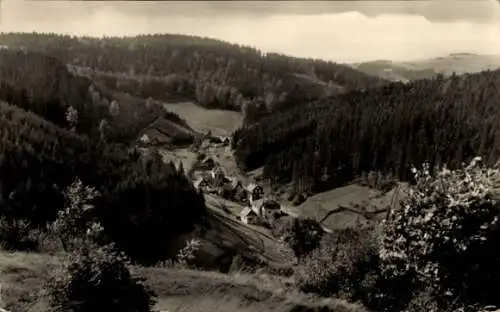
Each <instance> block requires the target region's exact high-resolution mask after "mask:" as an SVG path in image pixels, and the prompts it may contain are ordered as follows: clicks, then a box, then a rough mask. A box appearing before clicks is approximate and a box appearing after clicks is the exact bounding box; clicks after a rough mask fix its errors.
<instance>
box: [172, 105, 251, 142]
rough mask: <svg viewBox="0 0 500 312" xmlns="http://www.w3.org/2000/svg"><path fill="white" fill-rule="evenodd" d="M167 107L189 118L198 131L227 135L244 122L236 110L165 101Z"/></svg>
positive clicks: (190, 123)
mask: <svg viewBox="0 0 500 312" xmlns="http://www.w3.org/2000/svg"><path fill="white" fill-rule="evenodd" d="M165 108H166V109H167V110H169V111H171V112H174V113H176V114H178V115H179V116H180V117H181V118H183V119H185V120H187V121H188V123H189V125H190V126H191V127H192V128H193V129H194V130H196V131H198V132H207V131H212V134H213V135H224V136H227V135H230V134H231V132H233V131H234V130H235V129H237V128H238V127H239V126H240V125H241V124H242V116H241V114H240V113H238V112H234V111H228V110H222V109H206V108H203V107H201V106H199V105H196V104H194V103H190V102H183V103H165Z"/></svg>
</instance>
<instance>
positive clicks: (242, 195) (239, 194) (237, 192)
mask: <svg viewBox="0 0 500 312" xmlns="http://www.w3.org/2000/svg"><path fill="white" fill-rule="evenodd" d="M231 186H232V188H233V195H234V197H235V199H237V200H238V201H246V199H247V192H246V191H245V187H244V186H243V183H241V181H240V180H238V179H233V180H232V181H231Z"/></svg>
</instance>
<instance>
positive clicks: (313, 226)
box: [282, 218, 323, 258]
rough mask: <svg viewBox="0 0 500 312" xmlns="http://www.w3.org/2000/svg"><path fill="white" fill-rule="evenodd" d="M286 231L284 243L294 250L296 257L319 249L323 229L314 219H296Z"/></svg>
mask: <svg viewBox="0 0 500 312" xmlns="http://www.w3.org/2000/svg"><path fill="white" fill-rule="evenodd" d="M290 225H291V226H290V227H289V228H287V229H285V231H284V235H283V238H282V239H283V241H284V242H285V243H287V244H288V245H289V246H290V248H292V250H293V252H294V253H295V256H296V257H297V258H300V257H302V256H304V255H307V254H308V253H310V252H311V251H313V250H314V249H315V248H316V247H318V245H319V243H320V241H321V237H322V235H323V229H322V228H321V225H320V224H319V223H318V222H317V221H316V220H313V219H300V218H296V219H294V220H293V222H292V223H291V224H290Z"/></svg>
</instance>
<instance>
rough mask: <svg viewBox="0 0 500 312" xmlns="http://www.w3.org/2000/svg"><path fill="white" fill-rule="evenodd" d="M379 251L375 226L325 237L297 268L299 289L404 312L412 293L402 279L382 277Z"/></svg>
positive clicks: (356, 227) (345, 230) (375, 307)
mask: <svg viewBox="0 0 500 312" xmlns="http://www.w3.org/2000/svg"><path fill="white" fill-rule="evenodd" d="M378 251H379V247H378V227H377V226H376V225H374V224H372V223H359V224H357V225H356V226H355V227H352V228H347V229H342V230H336V231H334V232H333V233H331V234H325V236H324V237H323V239H322V240H321V243H320V246H319V247H318V248H317V249H316V250H314V251H312V252H311V254H309V255H308V256H306V257H304V258H303V259H301V261H300V263H299V265H298V266H297V268H296V269H295V280H296V283H297V286H298V287H299V288H300V289H301V290H302V291H304V292H307V293H314V294H317V295H320V296H324V297H330V296H335V297H337V298H341V299H345V300H348V301H351V302H354V301H360V302H362V303H363V304H364V305H365V306H366V307H368V308H370V309H373V310H375V311H401V310H402V309H403V308H404V307H406V305H407V302H408V301H409V300H410V299H411V290H409V289H407V288H405V287H404V285H406V283H405V282H406V281H405V280H403V279H401V278H399V279H396V278H393V279H385V278H383V277H382V275H381V270H380V259H379V256H378ZM401 286H402V287H401Z"/></svg>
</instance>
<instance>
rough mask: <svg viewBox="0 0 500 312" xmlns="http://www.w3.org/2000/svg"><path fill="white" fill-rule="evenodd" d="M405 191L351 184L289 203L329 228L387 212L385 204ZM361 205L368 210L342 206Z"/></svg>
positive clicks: (402, 194)
mask: <svg viewBox="0 0 500 312" xmlns="http://www.w3.org/2000/svg"><path fill="white" fill-rule="evenodd" d="M402 189H404V187H403V188H402ZM403 196H404V192H403V191H402V190H401V191H398V190H397V189H394V190H392V191H390V192H387V193H386V194H382V192H380V191H377V190H373V189H370V188H369V187H366V186H360V185H357V184H351V185H347V186H344V187H339V188H336V189H333V190H330V191H327V192H323V193H319V194H316V195H314V196H311V197H309V198H308V199H307V200H306V201H305V202H304V203H302V204H301V205H299V206H297V207H287V209H289V210H290V211H291V212H292V213H293V214H295V215H299V216H302V217H307V218H311V219H315V220H317V221H321V223H322V225H323V226H325V227H326V228H329V229H340V228H345V227H349V226H352V225H354V224H355V223H356V221H357V220H364V219H365V217H364V216H369V217H371V218H379V217H382V216H384V214H385V213H386V209H385V208H386V207H388V206H389V205H391V203H398V202H399V201H400V200H401V199H403ZM356 204H358V205H361V206H363V207H366V206H367V205H366V204H369V207H367V209H366V210H363V211H361V210H359V209H356V208H354V209H352V210H351V211H350V210H339V211H338V208H339V206H341V207H352V206H353V205H356Z"/></svg>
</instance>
